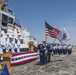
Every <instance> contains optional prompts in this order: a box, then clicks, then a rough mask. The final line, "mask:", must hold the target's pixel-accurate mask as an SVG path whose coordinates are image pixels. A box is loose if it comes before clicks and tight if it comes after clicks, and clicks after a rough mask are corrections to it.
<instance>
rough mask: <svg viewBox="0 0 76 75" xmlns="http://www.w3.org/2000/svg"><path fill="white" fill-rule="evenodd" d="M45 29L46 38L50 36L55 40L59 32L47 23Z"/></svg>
mask: <svg viewBox="0 0 76 75" xmlns="http://www.w3.org/2000/svg"><path fill="white" fill-rule="evenodd" d="M45 27H46V31H45V34H46V36H51V37H53V38H57V36H58V34H59V32H60V30H59V29H57V28H54V27H52V26H50V25H49V24H48V23H47V22H45Z"/></svg>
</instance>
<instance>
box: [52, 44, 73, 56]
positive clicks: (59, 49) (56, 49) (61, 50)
mask: <svg viewBox="0 0 76 75" xmlns="http://www.w3.org/2000/svg"><path fill="white" fill-rule="evenodd" d="M72 47H73V46H72V45H63V46H62V45H54V46H52V51H53V54H54V55H55V54H59V55H60V54H64V55H65V54H69V55H70V54H71V53H72Z"/></svg>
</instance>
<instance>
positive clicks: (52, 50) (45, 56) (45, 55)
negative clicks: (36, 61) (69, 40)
mask: <svg viewBox="0 0 76 75" xmlns="http://www.w3.org/2000/svg"><path fill="white" fill-rule="evenodd" d="M38 50H39V52H40V65H43V64H45V63H47V62H50V61H51V55H52V54H53V55H56V54H59V55H61V54H63V55H65V54H69V55H70V54H71V53H72V45H68V46H67V45H63V46H62V45H50V44H46V42H43V43H42V44H39V45H38Z"/></svg>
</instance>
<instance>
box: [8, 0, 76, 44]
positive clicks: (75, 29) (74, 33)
mask: <svg viewBox="0 0 76 75" xmlns="http://www.w3.org/2000/svg"><path fill="white" fill-rule="evenodd" d="M8 3H9V5H10V8H11V9H13V10H14V13H15V16H16V18H17V19H18V20H19V22H20V24H21V25H22V26H23V28H24V29H27V28H29V31H30V33H31V35H32V36H34V37H35V38H36V39H37V40H38V43H39V42H40V41H43V40H45V20H46V21H47V22H48V23H49V24H50V25H51V26H53V27H55V28H58V29H60V30H61V29H62V28H63V26H64V24H65V26H66V29H67V31H68V33H69V35H70V38H71V40H70V41H68V42H67V43H68V44H76V0H9V2H8ZM47 41H48V42H49V43H52V42H53V41H54V39H53V38H51V37H48V39H47ZM56 42H58V41H56Z"/></svg>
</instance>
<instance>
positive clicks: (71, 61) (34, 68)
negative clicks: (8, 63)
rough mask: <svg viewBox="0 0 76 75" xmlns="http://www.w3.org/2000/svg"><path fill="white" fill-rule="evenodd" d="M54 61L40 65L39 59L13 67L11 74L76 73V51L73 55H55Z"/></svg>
mask: <svg viewBox="0 0 76 75" xmlns="http://www.w3.org/2000/svg"><path fill="white" fill-rule="evenodd" d="M51 60H52V62H50V63H48V64H46V65H43V66H40V65H38V64H37V63H38V62H39V59H37V60H35V61H32V62H29V63H26V64H23V65H18V66H13V67H12V69H13V70H12V72H11V75H76V51H75V48H74V49H73V53H72V54H71V55H60V56H59V55H55V56H53V57H52V59H51Z"/></svg>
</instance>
